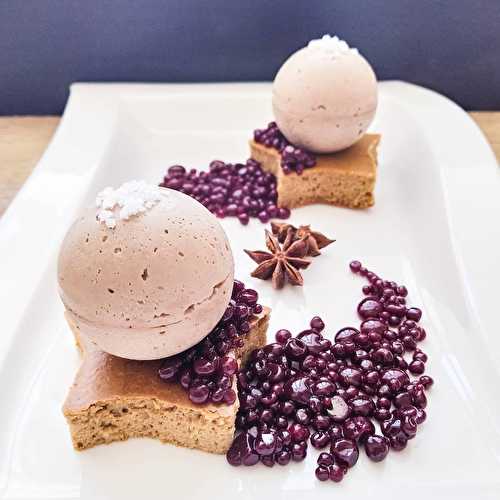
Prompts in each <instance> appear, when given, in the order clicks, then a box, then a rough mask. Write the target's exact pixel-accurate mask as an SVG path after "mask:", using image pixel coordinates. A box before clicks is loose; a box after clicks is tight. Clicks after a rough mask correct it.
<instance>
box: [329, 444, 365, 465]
mask: <svg viewBox="0 0 500 500" xmlns="http://www.w3.org/2000/svg"><path fill="white" fill-rule="evenodd" d="M330 452H331V453H332V455H333V456H334V457H335V459H336V460H338V462H339V463H340V464H342V465H345V466H346V467H354V465H355V464H356V462H357V461H358V457H359V449H358V447H357V445H356V443H355V442H354V441H353V440H351V439H339V440H337V441H335V442H334V443H333V444H332V447H331V450H330Z"/></svg>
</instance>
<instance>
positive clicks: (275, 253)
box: [245, 229, 311, 289]
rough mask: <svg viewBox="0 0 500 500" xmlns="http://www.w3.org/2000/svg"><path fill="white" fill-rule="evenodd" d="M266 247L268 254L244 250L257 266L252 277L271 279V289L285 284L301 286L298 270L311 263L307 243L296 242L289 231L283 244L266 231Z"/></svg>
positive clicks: (301, 281) (300, 276)
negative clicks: (287, 282)
mask: <svg viewBox="0 0 500 500" xmlns="http://www.w3.org/2000/svg"><path fill="white" fill-rule="evenodd" d="M266 246H267V248H268V249H269V252H266V251H265V250H264V251H262V250H255V251H251V250H245V252H246V254H247V255H248V256H249V257H250V258H251V259H252V260H254V261H255V262H257V264H258V266H257V268H256V269H255V271H253V273H252V276H253V277H254V278H259V279H261V280H267V279H269V278H271V280H272V284H273V287H274V288H276V289H279V288H283V286H284V285H285V282H286V281H287V280H288V281H289V283H291V284H292V285H296V286H302V285H303V284H304V279H303V278H302V275H301V274H300V271H299V269H305V268H306V267H308V266H309V264H310V263H311V261H310V259H308V258H307V257H306V255H307V243H306V242H305V240H304V239H300V240H296V239H295V237H294V234H293V231H289V232H288V234H287V236H286V237H285V239H284V240H283V243H281V244H280V242H279V241H278V239H277V238H276V237H275V236H273V235H272V234H271V233H270V232H269V231H268V230H267V229H266Z"/></svg>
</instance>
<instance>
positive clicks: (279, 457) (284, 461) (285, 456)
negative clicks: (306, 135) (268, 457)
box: [275, 450, 292, 465]
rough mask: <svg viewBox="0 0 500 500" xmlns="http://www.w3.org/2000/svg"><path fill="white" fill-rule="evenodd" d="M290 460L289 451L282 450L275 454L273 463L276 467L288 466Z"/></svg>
mask: <svg viewBox="0 0 500 500" xmlns="http://www.w3.org/2000/svg"><path fill="white" fill-rule="evenodd" d="M291 459H292V454H291V453H290V451H289V450H282V451H280V452H279V453H277V454H276V457H275V461H276V463H277V464H278V465H288V464H289V463H290V460H291Z"/></svg>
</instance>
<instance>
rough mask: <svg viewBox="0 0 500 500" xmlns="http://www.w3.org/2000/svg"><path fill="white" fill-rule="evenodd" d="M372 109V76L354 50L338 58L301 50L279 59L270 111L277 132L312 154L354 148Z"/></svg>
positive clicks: (374, 104) (316, 50) (374, 97)
mask: <svg viewBox="0 0 500 500" xmlns="http://www.w3.org/2000/svg"><path fill="white" fill-rule="evenodd" d="M318 42H320V41H318ZM342 43H344V42H342ZM318 45H320V44H318ZM376 108H377V79H376V77H375V73H374V72H373V69H372V68H371V66H370V64H368V62H367V61H366V59H364V58H363V57H362V56H361V55H360V54H359V53H358V52H357V51H356V50H355V49H349V50H347V51H345V52H343V53H340V54H339V53H332V52H329V51H328V50H327V48H326V49H325V50H322V48H321V47H318V46H308V47H305V48H303V49H301V50H299V51H297V52H295V53H294V54H292V55H291V56H290V57H289V58H288V59H287V60H286V61H285V63H284V64H283V66H282V67H281V68H280V70H279V71H278V74H277V75H276V78H275V80H274V84H273V111H274V117H275V119H276V122H277V124H278V126H279V128H280V130H281V131H282V132H283V134H284V135H285V137H286V138H287V139H288V140H289V141H290V142H291V143H292V144H295V145H296V146H299V147H302V148H305V149H307V150H309V151H312V152H314V153H333V152H335V151H339V150H342V149H345V148H347V147H349V146H351V145H352V144H354V143H355V142H356V141H357V140H358V139H360V138H361V137H362V136H363V134H364V133H365V132H366V129H367V128H368V126H369V125H370V123H371V122H372V120H373V117H374V115H375V111H376Z"/></svg>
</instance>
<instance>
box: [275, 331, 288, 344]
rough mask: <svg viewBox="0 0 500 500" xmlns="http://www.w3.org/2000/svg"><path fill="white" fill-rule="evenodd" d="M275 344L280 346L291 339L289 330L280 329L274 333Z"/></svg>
mask: <svg viewBox="0 0 500 500" xmlns="http://www.w3.org/2000/svg"><path fill="white" fill-rule="evenodd" d="M275 337H276V342H279V343H280V344H285V343H286V342H287V340H289V339H291V338H292V334H291V332H290V331H289V330H285V329H281V330H278V331H277V332H276V335H275Z"/></svg>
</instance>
